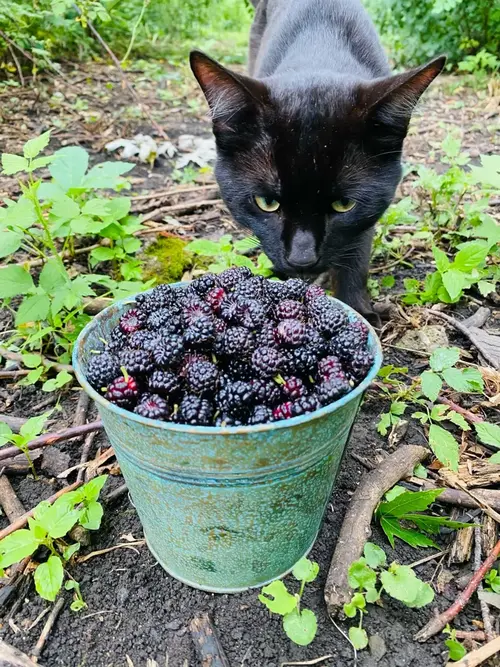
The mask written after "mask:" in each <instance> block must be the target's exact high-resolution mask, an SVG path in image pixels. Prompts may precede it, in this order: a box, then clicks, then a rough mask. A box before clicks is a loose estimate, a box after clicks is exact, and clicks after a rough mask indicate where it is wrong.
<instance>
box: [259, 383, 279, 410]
mask: <svg viewBox="0 0 500 667" xmlns="http://www.w3.org/2000/svg"><path fill="white" fill-rule="evenodd" d="M252 388H253V394H254V397H255V401H256V402H257V403H261V404H263V405H267V406H269V407H274V406H275V405H277V404H278V403H279V402H280V401H281V400H282V394H281V389H280V387H279V385H277V384H276V382H274V380H264V379H262V378H256V379H255V380H253V381H252Z"/></svg>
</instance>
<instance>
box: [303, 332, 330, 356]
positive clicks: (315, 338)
mask: <svg viewBox="0 0 500 667" xmlns="http://www.w3.org/2000/svg"><path fill="white" fill-rule="evenodd" d="M306 345H308V346H309V348H310V349H311V350H314V352H315V353H316V355H317V357H318V358H320V357H324V356H325V355H326V354H327V353H328V350H329V346H328V343H327V341H326V340H325V339H324V338H323V336H322V335H321V334H320V333H319V331H317V330H316V329H315V328H314V327H313V326H311V325H307V327H306Z"/></svg>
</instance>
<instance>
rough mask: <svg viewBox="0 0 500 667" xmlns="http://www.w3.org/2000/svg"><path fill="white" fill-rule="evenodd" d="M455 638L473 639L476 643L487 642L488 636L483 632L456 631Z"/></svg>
mask: <svg viewBox="0 0 500 667" xmlns="http://www.w3.org/2000/svg"><path fill="white" fill-rule="evenodd" d="M455 637H456V638H457V639H471V640H472V641H474V642H484V641H486V635H485V634H484V632H483V631H482V630H471V631H470V632H469V631H468V630H455Z"/></svg>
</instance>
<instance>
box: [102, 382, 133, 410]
mask: <svg viewBox="0 0 500 667" xmlns="http://www.w3.org/2000/svg"><path fill="white" fill-rule="evenodd" d="M138 395H139V390H138V388H137V382H136V381H135V379H134V378H133V377H131V376H130V375H127V376H123V375H120V377H117V378H115V379H114V380H113V381H112V382H111V383H110V384H109V385H108V389H107V391H106V394H105V398H106V399H107V400H108V401H110V403H114V404H115V405H118V406H119V407H120V408H129V407H131V406H132V405H134V404H135V403H136V401H137V396H138Z"/></svg>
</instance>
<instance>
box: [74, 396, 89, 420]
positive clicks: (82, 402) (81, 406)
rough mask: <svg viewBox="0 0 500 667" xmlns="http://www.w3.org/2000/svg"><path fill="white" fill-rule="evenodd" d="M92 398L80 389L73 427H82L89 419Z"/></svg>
mask: <svg viewBox="0 0 500 667" xmlns="http://www.w3.org/2000/svg"><path fill="white" fill-rule="evenodd" d="M89 403H90V397H89V395H88V394H87V392H86V391H83V389H80V396H79V397H78V403H77V406H76V410H75V416H74V417H73V426H82V425H83V424H85V421H86V419H87V411H88V409H89Z"/></svg>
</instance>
